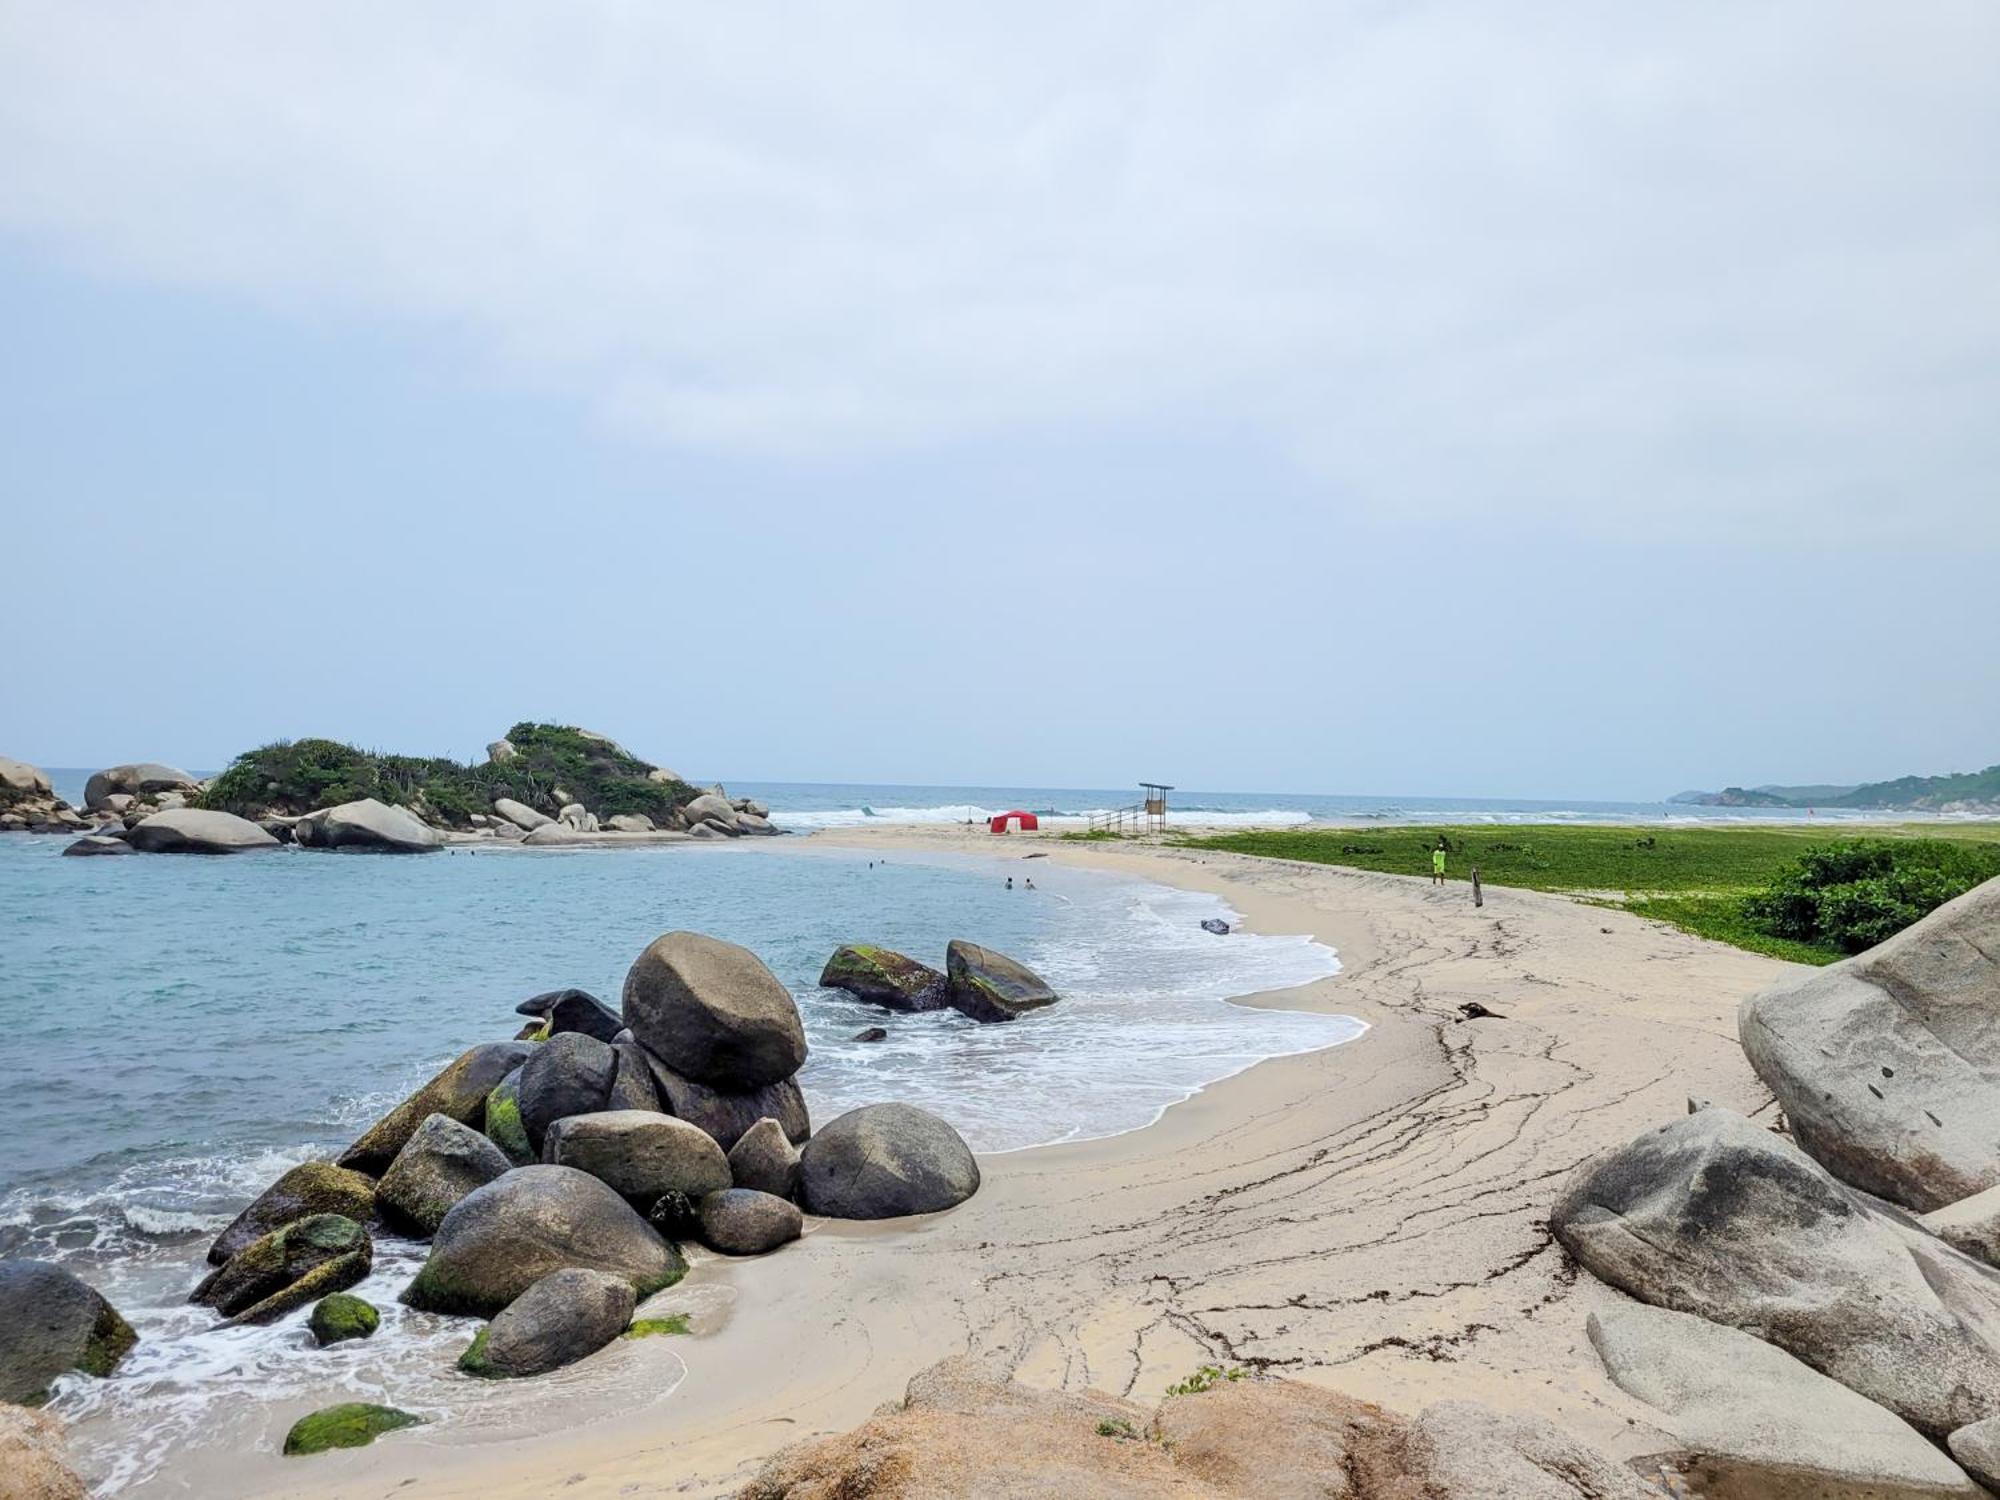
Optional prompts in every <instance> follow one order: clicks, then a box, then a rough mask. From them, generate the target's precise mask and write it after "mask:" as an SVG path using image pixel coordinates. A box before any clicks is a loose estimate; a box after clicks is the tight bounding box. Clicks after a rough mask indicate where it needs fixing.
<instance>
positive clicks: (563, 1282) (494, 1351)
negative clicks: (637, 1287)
mask: <svg viewBox="0 0 2000 1500" xmlns="http://www.w3.org/2000/svg"><path fill="white" fill-rule="evenodd" d="M637 1300H638V1299H637V1297H636V1296H635V1295H634V1293H633V1291H632V1284H631V1283H630V1282H629V1281H627V1280H625V1279H624V1278H623V1277H622V1276H614V1275H611V1274H610V1273H608V1272H605V1271H591V1270H585V1269H583V1268H581V1267H575V1266H570V1267H565V1268H564V1269H562V1270H559V1271H551V1272H549V1274H548V1275H546V1276H544V1277H543V1278H542V1279H541V1280H540V1281H537V1282H536V1283H535V1284H534V1285H533V1286H531V1287H529V1288H528V1289H527V1290H526V1291H525V1292H523V1293H521V1295H520V1296H519V1297H517V1298H515V1299H514V1300H513V1301H512V1302H510V1303H508V1304H507V1306H506V1307H504V1308H503V1309H501V1311H500V1312H498V1313H496V1314H495V1315H494V1318H493V1321H492V1322H491V1323H489V1324H488V1325H487V1326H486V1327H485V1328H483V1329H481V1330H480V1332H479V1335H478V1337H476V1338H475V1339H473V1341H472V1347H470V1348H469V1349H467V1350H466V1351H465V1353H463V1354H461V1355H460V1356H459V1358H458V1367H459V1368H460V1369H461V1370H463V1371H465V1372H466V1373H467V1374H468V1375H478V1376H481V1377H482V1378H484V1379H488V1380H507V1379H521V1378H523V1377H525V1376H529V1375H543V1374H546V1373H548V1372H549V1371H550V1370H559V1369H561V1368H562V1367H563V1366H564V1365H573V1364H575V1363H576V1362H577V1361H578V1360H580V1359H583V1358H585V1357H586V1356H588V1355H592V1354H595V1353H596V1352H597V1351H598V1350H599V1349H602V1348H603V1347H604V1346H605V1345H606V1344H608V1343H610V1342H611V1341H612V1340H613V1339H615V1338H617V1337H618V1335H619V1334H621V1333H623V1332H624V1331H625V1326H626V1324H628V1323H630V1322H631V1321H632V1309H633V1307H634V1306H635V1305H636V1303H637Z"/></svg>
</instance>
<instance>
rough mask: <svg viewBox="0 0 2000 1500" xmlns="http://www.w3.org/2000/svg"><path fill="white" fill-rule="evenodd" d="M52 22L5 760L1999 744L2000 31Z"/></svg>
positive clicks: (971, 774) (1325, 759) (1827, 16)
mask: <svg viewBox="0 0 2000 1500" xmlns="http://www.w3.org/2000/svg"><path fill="white" fill-rule="evenodd" d="M962 9H963V8H944V7H937V6H931V5H917V4H912V5H908V6H890V5H866V4H857V5H847V6H840V7H804V6H777V5H768V6H767V5H756V4H738V5H730V6H704V7H694V6H667V5H653V4H638V3H612V0H599V3H573V4H566V5H561V6H545V5H536V6H529V5H516V4H504V3H502V4H488V5H483V6H480V7H478V8H477V11H476V14H475V13H474V12H469V11H468V10H467V9H466V8H464V7H462V6H456V5H452V6H446V5H423V4H411V3H408V0H398V3H395V4H388V3H383V4H368V3H355V0H341V3H338V4H333V3H328V4H310V3H289V4H285V5H263V4H251V3H236V4H200V3H182V4H177V5H173V6H159V5H146V4H137V3H133V4H112V3H91V0H51V3H26V0H0V330H4V333H0V507H4V528H5V529H4V531H0V536H4V537H5V557H6V560H5V562H4V564H0V578H4V582H0V636H4V638H5V639H6V640H7V641H8V643H9V650H8V652H7V667H6V675H5V683H4V686H3V687H0V753H6V754H10V755H16V756H22V757H25V758H28V759H31V760H35V761H38V762H40V763H43V764H53V765H92V766H94V765H99V764H103V763H107V762H110V761H114V760H128V759H137V758H146V759H150V758H160V759H166V760H169V761H175V762H179V763H181V764H185V765H189V766H192V767H194V768H196V769H207V768H213V767H216V766H219V765H220V764H222V763H223V762H225V761H226V760H227V759H228V757H229V756H230V755H231V754H232V753H234V752H235V751H237V750H240V749H242V748H245V747H247V746H248V745H251V744H254V743H258V742H261V741H263V740H267V739H271V738H274V737H278V736H292V737H297V736H303V735H308V734H321V735H330V736H334V737H337V738H345V739H352V740H355V741H357V742H360V743H363V744H369V745H374V746H379V747H382V748H395V749H406V750H412V751H423V752H430V753H441V754H456V755H459V756H461V757H465V756H471V755H474V754H477V753H479V752H480V749H481V747H482V746H483V745H484V743H485V742H486V741H487V740H488V739H490V738H492V737H494V736H495V735H497V734H499V733H500V732H501V731H502V730H504V729H505V728H506V727H507V725H508V724H510V723H512V722H513V721H515V720H516V719H520V718H540V719H551V720H560V721H567V722H577V723H582V724H585V725H588V726H593V727H597V728H601V729H603V730H605V731H606V732H609V733H612V734H614V735H616V736H617V737H618V738H620V739H621V740H623V741H625V742H626V743H627V744H629V745H631V746H632V747H633V748H634V749H636V750H638V751H640V753H642V754H645V755H648V756H649V757H650V758H653V759H657V760H661V761H664V762H666V763H669V764H671V765H673V766H675V767H676V768H678V769H681V770H683V771H685V772H687V773H688V774H690V775H695V776H699V777H702V778H704V779H706V778H708V777H713V776H719V777H723V778H725V779H726V778H729V777H737V778H742V779H753V778H754V779H766V778H778V779H810V780H819V779H827V780H833V779H842V780H848V779H852V780H869V781H906V780H908V781H926V782H998V783H1003V784H1057V785H1114V786H1115V785H1122V784H1124V783H1126V782H1129V781H1131V780H1133V779H1135V778H1137V777H1139V776H1154V777H1164V778H1165V779H1167V780H1170V781H1175V782H1178V783H1179V784H1180V785H1182V786H1199V787H1205V788H1213V789H1222V788H1230V789H1246V790H1250V789H1254V790H1298V791H1331V792H1340V791H1352V792H1384V793H1396V792H1402V793H1411V794H1425V793H1428V794H1451V793H1463V794H1494V795H1548V796H1557V797H1561V796H1574V797H1589V796H1603V797H1624V796H1633V797H1641V796H1655V795H1661V794H1665V793H1668V792H1673V791H1677V790H1679V789H1681V788H1683V787H1689V786H1706V785H1719V784H1721V783H1723V782H1726V781H1741V782H1746V783H1754V782H1758V781H1768V780H1821V779H1825V780H1848V779H1854V780H1859V779H1864V778H1874V777H1882V776H1891V775H1896V774H1900V773H1903V772H1908V771H1942V770H1949V769H1963V768H1970V767H1974V766H1982V765H1986V764H1989V763H1992V762H1994V761H2000V568H1996V565H2000V86H1996V79H2000V7H1996V6H1994V5H1992V4H1991V3H1989V0H1965V3H1927V0H1914V3H1910V4H1903V5H1893V6H1891V5H1884V4H1881V3H1879V0H1878V3H1872V4H1842V3H1837V0H1813V3H1800V4H1751V3H1744V0H1728V3H1715V4H1701V3H1691V4H1677V5H1670V6H1651V7H1644V8H1641V7H1637V6H1579V5H1564V6H1554V5H1548V6H1544V5H1535V4H1514V5H1507V6H1493V5H1487V4H1478V3H1464V4H1454V3H1430V4H1425V3H1408V4H1393V5H1392V4H1383V3H1366V4H1335V3H1327V0H1318V3H1311V4H1300V5H1277V4H1270V5H1258V4H1246V5H1236V6H1227V7H1223V6H1178V7H1162V6H1160V5H1157V4H1133V5H1129V6H1128V5H1082V6H1079V5H1076V4H1064V5H1019V4H1017V5H1012V6H1008V7H1006V8H1005V9H1004V10H996V11H992V12H991V19H987V20H980V19H969V18H967V17H965V16H963V15H959V14H953V13H951V12H953V11H956V10H962Z"/></svg>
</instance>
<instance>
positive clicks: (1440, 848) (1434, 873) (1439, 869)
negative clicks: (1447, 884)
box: [1431, 834, 1450, 885]
mask: <svg viewBox="0 0 2000 1500" xmlns="http://www.w3.org/2000/svg"><path fill="white" fill-rule="evenodd" d="M1448 847H1450V846H1449V845H1447V844H1446V843H1445V841H1444V835H1443V834H1439V835H1438V842H1437V848H1435V849H1433V850H1431V884H1432V885H1443V884H1444V855H1445V850H1446V849H1447V848H1448Z"/></svg>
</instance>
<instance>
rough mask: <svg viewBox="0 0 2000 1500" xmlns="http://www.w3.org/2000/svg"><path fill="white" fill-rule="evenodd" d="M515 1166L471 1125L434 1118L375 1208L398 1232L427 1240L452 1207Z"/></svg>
mask: <svg viewBox="0 0 2000 1500" xmlns="http://www.w3.org/2000/svg"><path fill="white" fill-rule="evenodd" d="M511 1165H512V1163H511V1162H509V1161H508V1160H507V1154H506V1153H505V1152H504V1151H502V1150H501V1149H500V1148H499V1147H498V1146H496V1145H494V1144H493V1142H491V1141H489V1140H488V1139H487V1138H486V1137H485V1136H483V1135H481V1134H480V1133H479V1132H478V1131H476V1130H474V1129H473V1128H472V1127H471V1126H470V1125H461V1124H460V1123H459V1122H458V1121H457V1120H454V1119H452V1118H451V1117H450V1116H448V1115H431V1116H429V1117H428V1118H427V1119H426V1120H425V1121H424V1123H423V1124H421V1125H419V1126H418V1127H417V1131H416V1134H415V1135H412V1136H411V1137H410V1138H409V1140H408V1141H406V1142H405V1143H404V1144H403V1149H402V1150H401V1151H398V1152H397V1153H396V1159H395V1160H394V1161H392V1162H391V1163H389V1170H388V1171H386V1172H384V1173H383V1174H382V1181H381V1182H380V1183H379V1184H378V1185H377V1186H376V1189H375V1205H376V1207H377V1208H379V1209H380V1210H381V1212H382V1217H383V1218H384V1219H386V1220H387V1221H388V1222H389V1223H391V1224H393V1225H395V1226H396V1227H397V1228H398V1229H401V1230H403V1231H405V1232H406V1233H409V1234H414V1235H416V1236H417V1237H418V1238H419V1239H424V1238H428V1237H429V1236H430V1235H433V1234H435V1233H436V1232H437V1227H438V1225H439V1224H441V1223H443V1222H444V1216H445V1215H446V1214H447V1213H449V1212H450V1211H451V1208H452V1205H453V1204H455V1203H457V1202H458V1200H459V1199H461V1198H463V1197H464V1196H465V1195H466V1194H467V1193H469V1192H471V1191H472V1190H473V1189H474V1188H478V1187H484V1186H486V1184H487V1183H489V1182H491V1181H492V1180H493V1179H494V1178H496V1177H498V1176H499V1175H500V1174H501V1173H502V1172H504V1171H506V1170H507V1169H508V1167H510V1166H511Z"/></svg>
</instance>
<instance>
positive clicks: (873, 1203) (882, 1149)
mask: <svg viewBox="0 0 2000 1500" xmlns="http://www.w3.org/2000/svg"><path fill="white" fill-rule="evenodd" d="M978 1190H979V1164H978V1163H977V1162H976V1161H974V1160H973V1158H972V1152H971V1150H970V1149H969V1148H968V1147H967V1146H966V1144H965V1142H964V1140H963V1139H962V1138H961V1137H960V1136H959V1133H958V1132H957V1131H956V1130H953V1129H952V1128H951V1126H949V1125H947V1124H946V1123H945V1122H944V1121H943V1120H940V1119H939V1118H938V1117H937V1116H936V1115H934V1114H931V1113H930V1112H929V1111H927V1110H922V1109H918V1108H917V1107H916V1106H915V1105H913V1104H869V1105H864V1106H862V1107H861V1108H860V1109H854V1110H849V1111H848V1112H847V1113H846V1114H844V1115H842V1116H841V1117H840V1118H839V1119H837V1120H835V1121H834V1122H833V1123H832V1124H830V1125H827V1126H825V1127H823V1128H822V1129H821V1130H820V1132H819V1133H818V1134H817V1135H815V1136H814V1137H813V1138H812V1139H811V1140H810V1141H808V1142H806V1145H805V1149H804V1150H802V1151H801V1152H800V1153H799V1193H800V1198H801V1200H802V1201H803V1202H804V1204H805V1206H806V1207H807V1208H808V1209H810V1210H811V1211H812V1212H814V1213H816V1214H822V1215H825V1216H826V1217H828V1218H832V1219H893V1218H900V1217H902V1216H903V1215H905V1214H929V1213H937V1212H940V1211H941V1210H943V1209H947V1208H954V1207H956V1206H957V1205H959V1204H961V1203H963V1202H964V1201H965V1200H966V1199H967V1198H970V1197H971V1196H972V1195H973V1194H974V1193H975V1192H977V1191H978Z"/></svg>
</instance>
